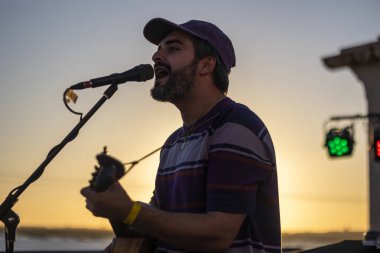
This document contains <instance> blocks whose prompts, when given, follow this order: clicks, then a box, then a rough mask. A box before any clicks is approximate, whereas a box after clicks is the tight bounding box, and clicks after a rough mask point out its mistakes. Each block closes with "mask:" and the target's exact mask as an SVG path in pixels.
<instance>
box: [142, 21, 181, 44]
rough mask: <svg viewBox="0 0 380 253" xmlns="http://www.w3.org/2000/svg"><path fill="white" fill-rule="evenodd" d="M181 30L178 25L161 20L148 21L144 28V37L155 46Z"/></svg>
mask: <svg viewBox="0 0 380 253" xmlns="http://www.w3.org/2000/svg"><path fill="white" fill-rule="evenodd" d="M178 29H180V30H183V29H182V28H181V27H180V26H179V25H177V24H175V23H173V22H170V21H169V20H166V19H163V18H154V19H152V20H150V21H149V22H148V23H147V24H146V25H145V27H144V31H143V33H144V37H145V38H146V39H147V40H148V41H150V42H151V43H153V44H155V45H159V44H160V42H161V41H162V40H163V39H164V38H165V37H166V36H168V34H169V33H171V32H173V31H175V30H178Z"/></svg>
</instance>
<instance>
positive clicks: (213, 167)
mask: <svg viewBox="0 0 380 253" xmlns="http://www.w3.org/2000/svg"><path fill="white" fill-rule="evenodd" d="M152 201H153V202H154V203H155V204H156V205H157V206H158V207H159V208H160V209H162V210H166V211H170V212H186V213H207V212H213V211H218V212H226V213H239V214H247V217H246V219H245V220H244V222H243V224H242V226H241V228H240V231H239V232H238V234H237V236H236V238H235V240H234V241H233V243H232V245H231V248H230V249H229V250H228V251H227V252H233V253H243V252H244V253H245V252H247V253H250V252H255V253H256V252H260V253H261V252H281V229H280V214H279V201H278V186H277V172H276V161H275V153H274V147H273V144H272V140H271V137H270V135H269V132H268V130H267V128H266V127H265V125H264V123H263V122H262V121H261V120H260V118H259V117H258V116H257V115H256V114H255V113H253V112H252V111H251V110H249V109H248V108H247V107H246V106H244V105H242V104H238V103H235V102H234V101H232V100H231V99H230V98H225V99H223V100H222V101H220V102H219V103H218V104H217V105H215V106H214V107H213V108H212V109H211V110H210V111H209V112H208V113H207V114H206V115H204V116H203V117H202V118H200V119H199V120H198V121H197V122H196V123H194V125H192V126H189V127H185V126H184V127H182V128H180V129H178V130H176V131H175V132H174V133H173V134H172V135H171V136H169V138H168V139H167V141H166V142H165V144H164V146H163V148H162V150H161V154H160V165H159V168H158V171H157V177H156V185H155V191H154V196H153V199H152ZM178 226H180V224H178ZM157 245H158V247H157V252H185V251H186V250H183V249H178V248H176V247H173V246H171V245H168V244H166V243H165V242H161V241H159V242H158V243H157ZM186 252H189V251H186Z"/></svg>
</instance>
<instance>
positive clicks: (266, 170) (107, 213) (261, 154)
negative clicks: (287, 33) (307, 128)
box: [82, 18, 281, 252]
mask: <svg viewBox="0 0 380 253" xmlns="http://www.w3.org/2000/svg"><path fill="white" fill-rule="evenodd" d="M144 36H145V38H146V39H147V40H148V41H150V42H152V43H153V44H155V45H158V49H157V51H156V52H155V53H154V54H153V57H152V59H153V61H154V63H155V64H154V69H155V76H156V80H155V83H154V87H153V88H152V90H151V95H152V97H153V98H154V99H156V100H158V101H165V102H170V103H172V104H174V105H175V106H176V107H177V108H178V109H179V111H180V113H181V116H182V120H183V127H181V128H179V129H178V130H177V131H175V132H174V133H173V134H172V135H171V136H169V138H168V139H167V141H166V142H165V144H164V146H163V148H162V150H161V155H160V165H159V168H158V171H157V177H156V185H155V190H154V196H153V198H152V201H151V203H150V205H147V204H143V203H141V202H134V201H132V200H131V199H130V197H129V196H128V194H127V192H126V191H125V190H124V189H123V188H122V187H121V185H120V184H118V183H116V184H114V185H113V186H112V187H111V188H110V189H109V190H107V191H105V192H103V193H95V192H94V191H91V190H90V189H89V188H88V187H86V188H84V189H82V194H83V195H84V196H85V197H86V198H87V199H86V201H87V208H88V209H89V210H90V211H91V212H92V213H93V214H94V215H95V216H101V217H106V218H109V219H111V220H115V221H120V222H124V223H125V224H126V226H129V227H130V228H132V229H133V230H135V231H138V232H140V233H143V234H146V235H149V236H150V237H153V238H155V239H156V240H157V244H156V246H155V247H156V248H155V250H156V251H157V252H184V251H197V252H209V251H223V252H281V232H280V215H279V202H278V187H277V172H276V162H275V154H274V148H273V145H272V141H271V138H270V135H269V133H268V130H267V129H266V127H265V125H264V124H263V122H262V121H261V120H260V119H259V118H258V116H257V115H256V114H254V113H253V112H252V111H250V110H249V109H248V108H247V107H245V106H244V105H241V104H238V103H235V102H234V101H232V100H231V99H229V98H227V97H226V93H227V89H228V83H229V81H228V74H229V73H230V70H231V68H232V67H234V66H235V53H234V49H233V46H232V43H231V41H230V39H229V38H228V37H227V36H226V35H225V34H224V33H223V32H222V31H221V30H220V29H219V28H218V27H216V26H215V25H213V24H211V23H208V22H204V21H197V20H191V21H188V22H186V23H184V24H181V25H177V24H174V23H172V22H170V21H167V20H165V19H161V18H155V19H152V20H151V21H149V22H148V23H147V24H146V26H145V28H144Z"/></svg>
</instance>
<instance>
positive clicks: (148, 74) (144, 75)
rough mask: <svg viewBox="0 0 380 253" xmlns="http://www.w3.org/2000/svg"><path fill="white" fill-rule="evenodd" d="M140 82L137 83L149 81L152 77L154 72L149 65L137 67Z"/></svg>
mask: <svg viewBox="0 0 380 253" xmlns="http://www.w3.org/2000/svg"><path fill="white" fill-rule="evenodd" d="M139 73H140V80H139V82H145V81H147V80H150V79H152V78H153V76H154V70H153V67H152V65H150V64H141V65H140V66H139Z"/></svg>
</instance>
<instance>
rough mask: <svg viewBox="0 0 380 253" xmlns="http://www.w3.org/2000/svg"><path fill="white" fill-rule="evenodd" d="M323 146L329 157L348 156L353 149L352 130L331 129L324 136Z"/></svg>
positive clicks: (348, 128) (349, 128) (347, 128)
mask: <svg viewBox="0 0 380 253" xmlns="http://www.w3.org/2000/svg"><path fill="white" fill-rule="evenodd" d="M325 146H326V147H327V150H328V152H329V155H330V156H331V157H342V156H349V155H351V153H352V150H353V147H354V139H353V128H352V127H346V128H344V129H338V128H333V129H331V130H330V131H329V132H328V133H327V135H326V142H325Z"/></svg>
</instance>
